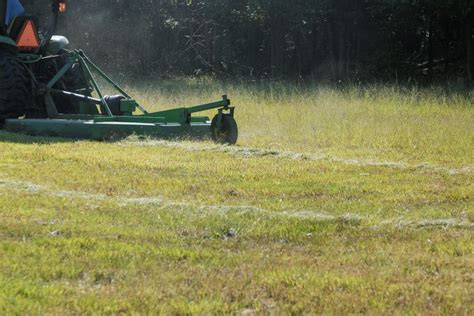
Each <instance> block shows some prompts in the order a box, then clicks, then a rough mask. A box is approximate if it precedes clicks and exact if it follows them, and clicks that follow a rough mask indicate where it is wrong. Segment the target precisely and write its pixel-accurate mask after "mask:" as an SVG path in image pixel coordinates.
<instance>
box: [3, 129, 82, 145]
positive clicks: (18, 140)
mask: <svg viewBox="0 0 474 316" xmlns="http://www.w3.org/2000/svg"><path fill="white" fill-rule="evenodd" d="M76 141H78V140H77V139H72V138H62V137H45V136H30V135H25V134H19V133H11V132H7V131H4V130H0V143H15V144H58V143H73V142H76Z"/></svg>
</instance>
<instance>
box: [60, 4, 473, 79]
mask: <svg viewBox="0 0 474 316" xmlns="http://www.w3.org/2000/svg"><path fill="white" fill-rule="evenodd" d="M473 21H474V9H473V4H472V1H470V0H293V1H288V0H200V1H199V0H198V1H196V0H136V1H125V0H102V1H96V0H82V1H70V6H69V13H68V19H65V20H63V21H62V28H61V31H62V32H63V33H65V34H66V35H68V37H69V38H70V39H71V41H72V42H73V43H74V45H75V46H76V47H81V48H84V49H86V50H87V51H88V52H89V53H90V54H91V55H93V56H94V57H95V58H97V59H99V60H100V62H101V63H105V62H106V63H108V65H109V67H115V66H116V67H118V69H122V70H123V71H124V72H126V73H130V72H134V73H136V74H139V75H143V74H151V75H158V74H160V75H165V74H173V75H177V74H178V75H179V74H185V75H189V74H202V73H204V74H208V73H213V74H217V75H221V76H226V77H248V76H251V77H259V78H261V77H264V78H265V77H271V78H299V77H301V78H308V77H310V78H313V79H317V80H346V79H351V80H362V81H365V80H370V79H374V78H375V79H382V80H400V81H404V80H417V81H432V80H448V79H449V80H457V81H461V80H462V81H468V82H469V81H470V82H472V68H473V66H472V65H473V62H472V55H473V52H472V51H473V49H472V46H473V41H474V40H473V27H474V22H473Z"/></svg>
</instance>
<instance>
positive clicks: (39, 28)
mask: <svg viewBox="0 0 474 316" xmlns="http://www.w3.org/2000/svg"><path fill="white" fill-rule="evenodd" d="M65 11H66V0H55V1H52V2H51V0H43V1H41V0H0V21H1V22H0V36H2V39H0V42H2V43H3V44H9V45H15V46H16V47H17V48H18V50H19V51H21V52H27V53H44V52H45V50H46V49H47V50H48V53H57V52H58V51H59V50H60V49H63V48H64V47H65V46H67V44H69V42H68V41H67V39H66V38H65V37H62V36H55V35H53V34H54V31H55V28H56V24H57V16H58V14H59V13H63V12H65ZM7 37H8V38H7Z"/></svg>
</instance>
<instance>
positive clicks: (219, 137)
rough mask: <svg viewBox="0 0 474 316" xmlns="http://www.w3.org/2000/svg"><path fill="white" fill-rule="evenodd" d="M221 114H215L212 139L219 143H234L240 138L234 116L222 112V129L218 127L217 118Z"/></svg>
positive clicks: (212, 124)
mask: <svg viewBox="0 0 474 316" xmlns="http://www.w3.org/2000/svg"><path fill="white" fill-rule="evenodd" d="M218 118H219V115H216V116H214V118H213V119H212V123H211V137H212V140H213V141H215V142H216V143H219V144H228V145H234V144H235V143H237V139H238V138H239V129H238V127H237V122H236V121H235V119H234V117H233V116H232V115H230V114H222V122H221V127H220V129H218V128H217V119H218Z"/></svg>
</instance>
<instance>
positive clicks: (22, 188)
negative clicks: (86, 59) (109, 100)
mask: <svg viewBox="0 0 474 316" xmlns="http://www.w3.org/2000/svg"><path fill="white" fill-rule="evenodd" d="M129 88H130V89H131V90H132V91H133V92H134V94H136V95H138V96H140V97H139V98H138V99H139V100H140V101H141V102H143V103H144V104H145V105H146V106H147V107H149V108H151V109H156V110H157V109H159V107H157V104H165V105H166V106H169V107H173V106H177V105H183V104H184V105H188V104H189V105H190V104H193V103H199V102H202V101H208V100H214V99H218V98H219V97H220V94H219V93H220V91H222V92H225V93H228V94H229V97H231V98H232V100H233V102H234V104H235V105H236V106H237V112H236V113H237V120H238V122H239V127H240V135H241V137H240V141H239V144H238V146H234V147H226V146H218V145H214V144H212V143H210V142H192V141H180V142H178V141H173V142H170V141H157V140H140V139H136V138H133V137H132V138H130V139H127V140H124V141H120V142H115V143H101V142H89V141H80V142H71V141H67V140H64V139H57V138H55V139H46V138H35V137H27V136H18V135H14V134H9V133H6V132H0V166H1V169H0V218H1V221H0V314H2V315H8V314H37V313H39V314H43V313H47V314H78V313H79V314H122V313H123V314H136V313H142V314H155V313H163V314H195V313H199V314H208V313H210V314H223V313H232V314H245V315H249V314H253V313H258V314H264V313H273V314H287V313H296V314H299V313H305V314H310V313H337V314H340V313H372V314H378V313H384V314H399V313H402V314H405V313H410V314H418V313H423V314H461V315H462V314H465V315H469V314H473V313H474V272H473V271H474V270H473V267H474V234H473V232H474V181H473V180H474V176H473V174H474V161H473V160H474V159H473V157H474V107H473V101H474V95H473V94H472V93H471V94H456V93H449V94H448V93H446V92H444V91H441V90H439V89H415V88H394V87H386V86H371V87H364V88H356V87H352V88H338V89H336V88H331V87H316V86H314V87H313V86H311V87H307V86H306V87H304V86H298V85H285V84H266V85H263V84H233V85H225V84H217V83H215V82H212V81H192V80H184V81H180V82H176V81H175V82H171V81H170V82H164V83H161V85H159V84H158V83H157V84H141V85H140V86H139V87H129ZM160 108H161V107H160Z"/></svg>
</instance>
